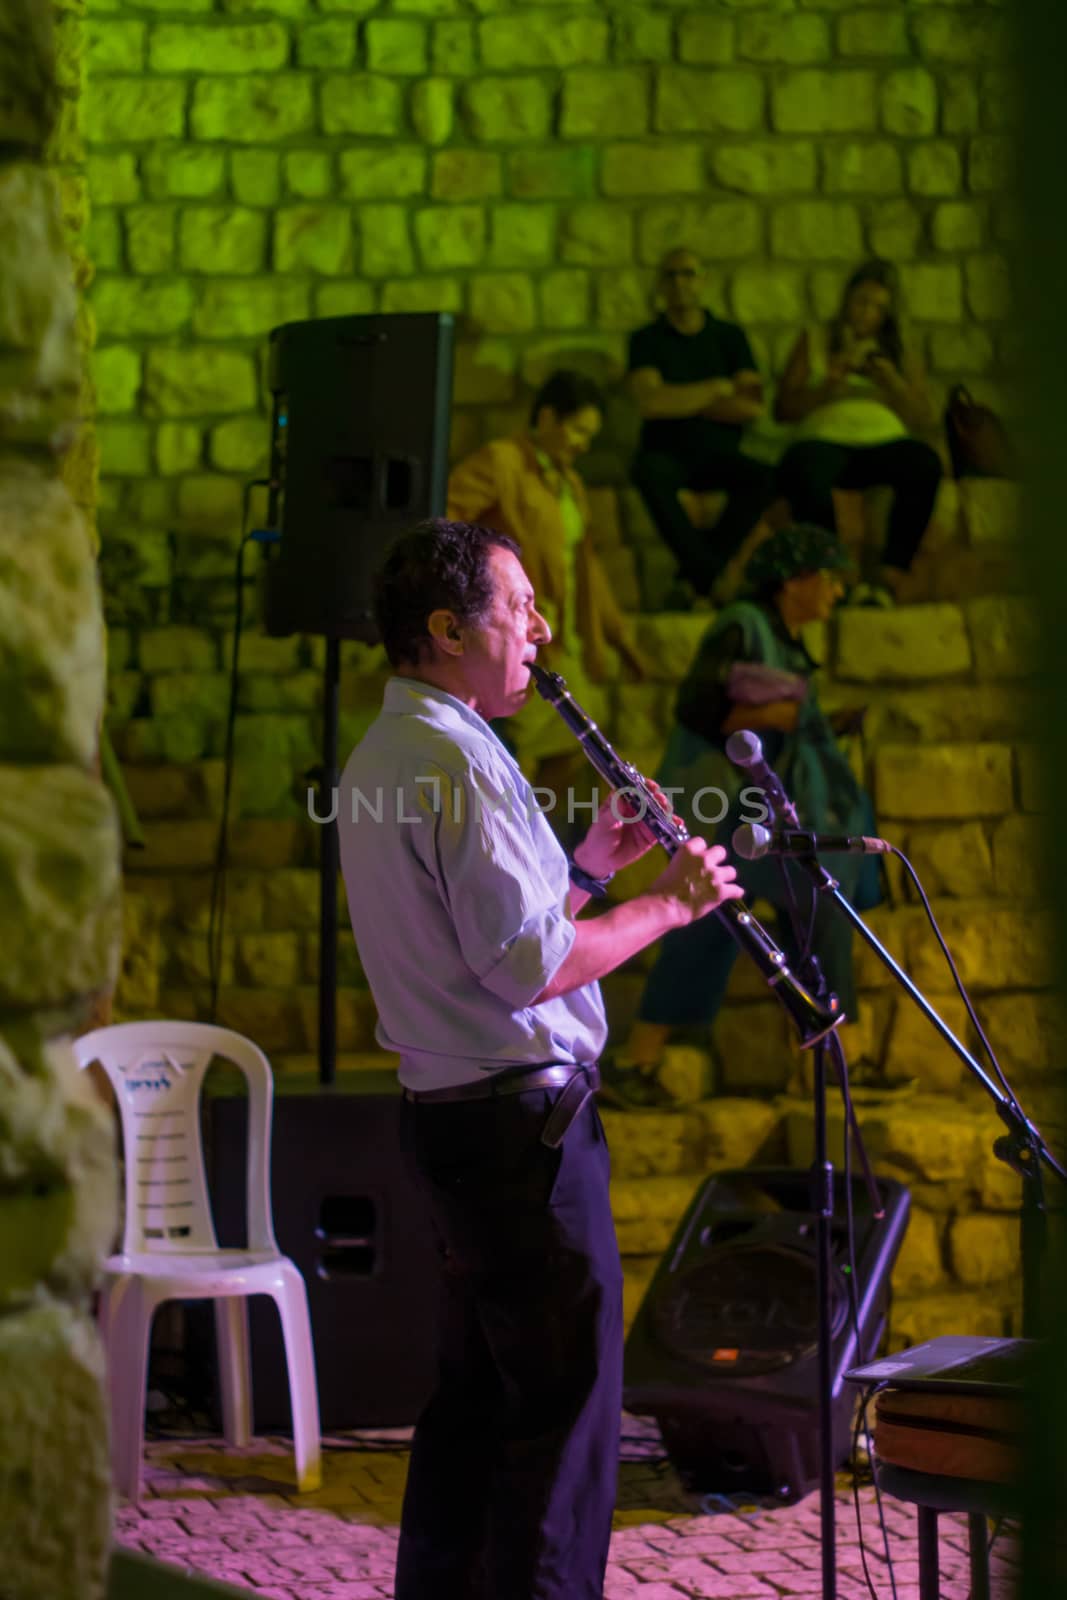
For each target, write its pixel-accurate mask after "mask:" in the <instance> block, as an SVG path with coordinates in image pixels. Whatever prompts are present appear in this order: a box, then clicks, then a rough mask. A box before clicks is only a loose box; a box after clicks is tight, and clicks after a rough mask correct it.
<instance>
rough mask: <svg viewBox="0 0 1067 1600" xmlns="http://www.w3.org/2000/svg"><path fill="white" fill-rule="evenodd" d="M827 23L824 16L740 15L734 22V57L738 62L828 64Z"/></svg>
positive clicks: (828, 40) (828, 35)
mask: <svg viewBox="0 0 1067 1600" xmlns="http://www.w3.org/2000/svg"><path fill="white" fill-rule="evenodd" d="M831 48H832V47H831V41H830V28H829V24H828V23H827V22H826V20H825V19H824V18H823V17H815V16H808V15H805V14H804V13H801V14H800V15H799V16H783V15H782V14H781V13H780V12H778V13H775V14H773V15H763V16H743V17H739V18H738V20H737V55H738V59H739V60H741V61H759V62H767V63H781V64H782V65H783V66H789V67H802V66H809V65H811V64H812V63H814V62H819V61H829V59H830V55H831Z"/></svg>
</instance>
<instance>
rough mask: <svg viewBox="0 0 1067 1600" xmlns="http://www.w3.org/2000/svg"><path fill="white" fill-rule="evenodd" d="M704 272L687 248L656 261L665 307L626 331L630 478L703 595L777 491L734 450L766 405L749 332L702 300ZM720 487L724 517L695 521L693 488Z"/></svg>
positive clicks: (696, 491)
mask: <svg viewBox="0 0 1067 1600" xmlns="http://www.w3.org/2000/svg"><path fill="white" fill-rule="evenodd" d="M703 285H704V270H703V267H702V266H701V263H700V260H699V258H698V257H697V256H696V255H695V254H694V252H693V251H692V250H674V251H672V252H671V254H670V255H669V256H667V257H666V259H665V260H664V262H663V266H662V267H661V269H660V292H661V295H662V297H663V301H664V305H665V309H664V312H663V314H662V316H660V317H659V318H657V320H656V321H655V322H650V323H649V324H648V326H647V327H644V328H638V330H637V332H636V333H634V334H633V335H632V336H631V338H630V358H629V378H628V387H629V390H630V394H631V396H632V398H633V400H634V402H635V404H636V406H637V408H638V410H639V411H640V413H641V416H642V418H643V426H642V429H641V443H640V448H639V450H638V453H637V455H636V456H635V458H634V463H633V468H632V473H631V475H632V477H633V481H634V483H635V484H636V485H637V487H638V489H639V490H640V491H641V496H642V498H643V500H644V502H645V504H646V506H647V507H648V510H649V513H650V515H651V517H652V520H653V522H655V524H656V527H657V528H658V529H659V531H660V533H661V534H662V536H663V538H664V540H665V541H666V543H667V544H668V545H669V546H670V548H671V549H672V550H673V552H674V554H675V556H676V557H677V560H678V567H679V571H680V575H681V577H682V578H683V579H684V580H685V581H686V582H688V583H689V584H691V585H692V587H693V589H694V590H695V591H696V592H697V594H702V595H704V594H709V593H710V591H711V589H712V586H713V584H714V583H715V581H716V579H717V578H718V577H719V576H720V574H721V573H722V571H723V569H724V568H725V567H726V565H727V564H728V562H729V560H730V558H731V556H733V555H734V554H736V552H737V551H738V549H739V548H740V546H741V545H742V544H743V542H744V540H745V538H746V537H747V535H748V534H749V533H750V532H751V531H752V530H753V528H754V527H755V525H756V523H757V522H758V521H759V519H760V516H761V514H762V512H763V511H764V510H765V509H766V508H767V506H769V505H770V503H771V501H772V500H773V499H774V497H775V496H774V474H773V470H772V469H771V468H770V467H768V466H765V465H764V464H763V463H762V462H759V461H754V460H752V459H751V458H750V457H748V456H744V455H742V454H741V452H740V445H741V434H742V431H743V429H744V426H745V424H746V423H749V422H755V421H756V419H757V418H759V417H761V416H762V415H763V412H764V405H763V383H762V379H761V378H760V375H759V373H758V372H757V371H756V370H755V362H754V360H753V357H752V350H751V348H750V346H749V342H748V339H747V338H746V337H745V334H744V332H743V331H742V329H741V328H739V327H738V326H737V324H736V323H733V322H722V321H720V319H719V318H718V317H713V316H712V314H711V312H710V311H707V310H705V309H704V307H703V306H702V305H701V303H700V302H701V293H702V289H703ZM709 490H721V491H723V492H724V493H725V494H726V496H727V500H726V506H725V509H724V510H723V512H722V515H721V516H720V517H719V518H718V520H717V522H716V523H715V524H714V526H713V527H712V528H711V529H708V530H705V529H703V528H702V527H701V526H700V522H701V518H700V509H699V495H700V494H701V493H705V492H707V491H709Z"/></svg>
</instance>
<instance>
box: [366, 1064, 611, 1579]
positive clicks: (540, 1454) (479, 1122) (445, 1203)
mask: <svg viewBox="0 0 1067 1600" xmlns="http://www.w3.org/2000/svg"><path fill="white" fill-rule="evenodd" d="M559 1092H560V1091H558V1090H553V1091H544V1090H532V1091H530V1092H529V1093H527V1094H514V1095H501V1096H499V1097H497V1098H495V1099H491V1100H475V1101H461V1102H458V1103H446V1104H443V1105H442V1104H438V1105H426V1104H422V1105H419V1104H417V1103H416V1104H414V1105H412V1104H406V1105H405V1107H404V1124H403V1129H404V1143H405V1149H406V1151H407V1153H408V1156H409V1159H410V1160H411V1161H413V1163H414V1168H415V1173H416V1176H417V1178H418V1180H419V1183H420V1185H421V1187H422V1188H423V1190H424V1192H425V1193H426V1195H427V1196H428V1199H429V1203H430V1207H431V1211H432V1216H433V1221H434V1224H435V1227H436V1229H437V1231H438V1233H439V1236H440V1240H441V1243H442V1245H443V1247H444V1250H445V1266H446V1270H445V1275H444V1278H445V1282H444V1293H443V1305H442V1309H441V1325H440V1330H439V1357H440V1359H439V1375H438V1387H437V1390H436V1392H435V1394H434V1396H433V1398H432V1399H431V1400H430V1402H429V1404H428V1406H427V1407H426V1409H425V1411H424V1412H423V1414H422V1416H421V1417H420V1418H419V1421H418V1424H417V1426H416V1429H415V1438H414V1442H413V1445H412V1450H411V1464H410V1468H409V1471H408V1481H407V1489H406V1492H405V1495H404V1510H403V1516H402V1518H401V1527H400V1549H399V1554H398V1558H397V1575H396V1600H601V1596H602V1594H603V1586H604V1571H605V1567H606V1565H607V1556H608V1540H609V1537H610V1533H611V1516H612V1510H613V1507H614V1504H615V1494H616V1483H617V1471H618V1447H619V1427H620V1418H621V1409H622V1270H621V1267H620V1263H619V1251H618V1245H617V1243H616V1239H615V1229H614V1225H613V1223H612V1218H611V1210H610V1207H609V1204H608V1174H609V1163H608V1150H607V1144H606V1141H605V1139H604V1130H603V1128H602V1126H601V1123H600V1118H599V1116H598V1114H597V1112H596V1109H595V1106H594V1104H593V1102H592V1100H590V1101H589V1103H588V1104H587V1105H586V1107H585V1108H584V1109H583V1110H582V1112H581V1113H580V1114H579V1116H578V1117H577V1118H576V1119H575V1121H574V1122H573V1123H572V1124H571V1127H570V1128H569V1129H568V1131H567V1134H566V1136H565V1138H564V1140H563V1143H562V1145H561V1147H560V1148H559V1149H557V1150H549V1149H547V1148H546V1146H544V1145H543V1144H541V1142H540V1133H541V1129H542V1128H543V1126H544V1123H545V1119H546V1118H547V1116H548V1113H549V1111H550V1110H551V1108H552V1106H553V1105H554V1103H555V1101H556V1099H557V1098H558V1095H559Z"/></svg>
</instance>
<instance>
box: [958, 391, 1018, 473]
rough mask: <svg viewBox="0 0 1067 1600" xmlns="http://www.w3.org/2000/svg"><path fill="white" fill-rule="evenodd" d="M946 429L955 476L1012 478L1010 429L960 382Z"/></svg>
mask: <svg viewBox="0 0 1067 1600" xmlns="http://www.w3.org/2000/svg"><path fill="white" fill-rule="evenodd" d="M945 433H946V435H947V437H948V453H949V458H950V460H951V462H952V476H953V477H954V478H1013V477H1015V475H1016V474H1015V458H1014V451H1013V450H1012V447H1011V441H1010V440H1009V438H1008V430H1007V428H1005V426H1004V424H1003V422H1002V421H1001V419H1000V418H999V417H998V416H997V414H996V412H995V411H994V410H992V408H991V407H990V406H984V405H982V404H980V402H979V401H977V400H975V399H974V397H973V395H972V394H971V392H970V390H969V389H967V388H965V387H964V385H963V384H962V383H957V384H956V385H955V386H954V387H953V389H952V390H951V391H950V392H949V397H948V403H947V405H946V406H945Z"/></svg>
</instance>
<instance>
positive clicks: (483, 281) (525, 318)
mask: <svg viewBox="0 0 1067 1600" xmlns="http://www.w3.org/2000/svg"><path fill="white" fill-rule="evenodd" d="M470 317H471V321H472V322H473V323H474V325H475V328H476V329H477V330H478V331H480V332H484V333H526V332H528V331H529V329H530V328H532V327H533V326H534V324H535V322H536V319H537V307H536V303H535V300H534V289H533V282H532V280H531V279H530V278H529V277H527V276H526V274H525V273H521V272H496V273H493V274H491V275H480V274H475V276H474V277H473V278H472V279H471V282H470Z"/></svg>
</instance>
